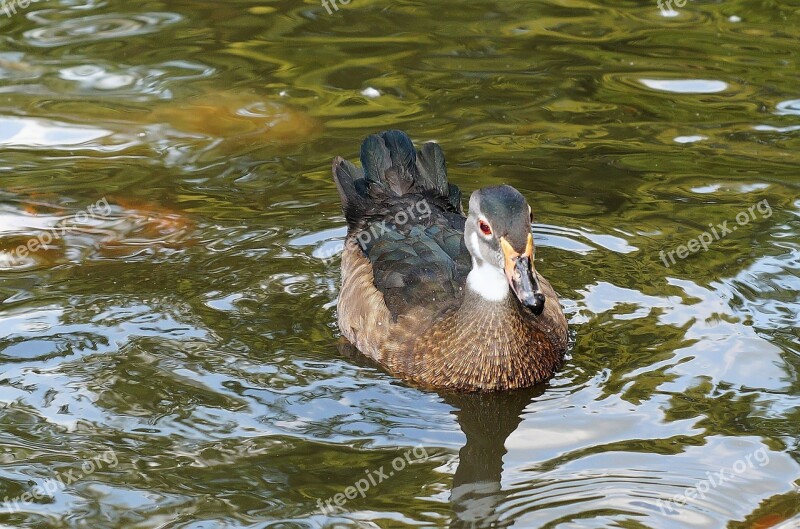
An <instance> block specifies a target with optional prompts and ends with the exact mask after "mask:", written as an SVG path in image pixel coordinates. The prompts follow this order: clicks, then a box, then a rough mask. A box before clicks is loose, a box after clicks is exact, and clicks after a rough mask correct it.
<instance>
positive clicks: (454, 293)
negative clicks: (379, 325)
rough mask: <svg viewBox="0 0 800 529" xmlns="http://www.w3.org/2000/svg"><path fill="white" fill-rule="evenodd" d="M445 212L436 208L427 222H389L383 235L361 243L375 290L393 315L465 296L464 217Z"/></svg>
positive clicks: (466, 254) (467, 257) (468, 265)
mask: <svg viewBox="0 0 800 529" xmlns="http://www.w3.org/2000/svg"><path fill="white" fill-rule="evenodd" d="M447 213H448V212H443V211H439V212H437V215H436V217H435V218H433V219H430V222H417V223H414V224H411V223H407V224H403V225H398V224H396V223H390V222H387V223H385V224H384V225H383V226H384V227H385V231H384V232H383V233H380V234H377V236H376V237H375V239H374V240H372V241H369V243H368V244H365V245H362V250H363V251H364V254H365V255H366V257H367V258H368V259H369V260H370V262H371V263H372V274H373V278H374V285H375V288H377V289H378V290H379V291H380V292H381V293H382V294H383V298H384V301H385V303H386V307H387V308H388V309H389V312H390V313H391V314H392V316H393V317H394V318H395V319H396V318H397V316H399V315H401V314H404V313H405V312H406V311H408V310H409V309H412V308H414V307H418V306H427V307H431V306H434V305H440V306H441V308H442V309H445V308H447V307H449V306H450V305H451V304H460V302H461V299H462V298H463V295H464V284H465V282H466V278H467V274H468V273H469V271H470V268H471V258H470V255H469V252H468V250H467V248H466V247H465V246H464V218H463V217H461V216H460V215H457V214H451V215H447ZM433 216H434V214H433V213H432V214H431V217H433ZM448 217H449V218H448Z"/></svg>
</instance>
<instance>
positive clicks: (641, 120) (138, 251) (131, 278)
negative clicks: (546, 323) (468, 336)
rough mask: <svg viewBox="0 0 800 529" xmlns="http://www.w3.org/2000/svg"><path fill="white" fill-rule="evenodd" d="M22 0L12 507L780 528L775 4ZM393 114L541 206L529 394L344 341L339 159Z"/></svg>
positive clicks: (783, 327) (785, 312) (1, 416)
mask: <svg viewBox="0 0 800 529" xmlns="http://www.w3.org/2000/svg"><path fill="white" fill-rule="evenodd" d="M14 5H17V7H18V9H17V13H16V14H12V16H6V15H5V14H4V13H3V12H2V11H0V31H1V33H0V34H1V35H2V37H0V172H2V187H1V188H0V300H2V301H1V303H2V304H1V305H0V424H1V425H2V427H0V499H4V498H5V501H4V502H3V503H2V504H0V525H2V526H3V527H35V528H82V527H90V528H137V529H139V528H141V529H146V528H154V529H155V528H161V529H166V528H169V529H176V528H181V529H210V528H218V527H225V528H259V529H261V528H267V527H270V528H272V527H275V528H302V527H342V528H343V527H365V528H366V527H490V526H494V527H520V528H548V529H549V528H559V529H574V528H587V529H593V528H598V527H619V528H626V529H645V528H652V529H656V528H669V529H671V528H676V529H682V528H687V527H691V528H723V527H724V528H730V529H763V528H767V527H776V528H780V529H786V528H796V527H800V492H799V490H800V489H799V485H800V456H799V455H798V452H799V450H798V443H799V442H798V439H799V438H800V426H799V425H800V375H799V374H798V373H800V333H798V322H799V320H800V317H799V316H798V313H799V312H800V311H798V307H799V306H800V299H799V297H800V279H798V269H799V268H800V239H799V237H800V222H799V220H800V219H799V217H800V193H798V189H799V187H800V186H799V185H798V184H800V179H798V172H797V169H798V161H800V157H799V155H798V152H799V151H800V136H799V134H800V73H799V72H800V68H798V52H799V51H800V45H798V42H800V31H799V30H798V27H800V25H799V24H798V23H799V22H800V16H798V6H797V5H793V3H791V2H789V3H782V4H781V3H775V2H766V1H757V2H752V1H751V2H744V1H736V0H728V1H726V2H719V3H710V2H705V1H699V0H697V1H695V0H691V1H689V2H686V3H685V5H684V6H683V7H677V5H674V6H673V8H672V9H664V10H661V9H659V7H658V6H657V5H656V2H649V1H640V2H610V1H603V2H588V1H578V2H561V1H555V0H554V1H549V0H546V1H541V2H489V1H484V0H473V1H469V2H466V1H461V0H449V1H447V2H444V1H431V2H416V1H407V0H396V1H392V2H388V1H385V0H352V1H351V2H350V3H349V4H343V3H342V2H341V1H340V2H338V4H337V5H338V6H339V9H338V11H334V10H331V13H330V14H329V13H328V12H327V11H326V9H325V8H324V7H323V5H321V4H320V3H318V2H316V1H314V0H306V1H305V2H301V1H266V0H265V1H261V2H257V1H245V0H228V1H226V2H206V1H199V0H193V1H187V0H183V1H181V0H166V1H158V2H156V1H142V2H128V3H121V2H109V1H102V0H96V1H94V0H93V1H89V2H84V1H80V2H78V1H72V0H61V1H58V0H48V1H42V2H36V3H32V4H30V5H29V6H28V7H27V8H22V7H21V6H18V4H14ZM387 128H401V129H404V130H406V131H408V132H409V134H410V135H411V136H412V137H413V138H414V139H415V140H416V141H419V142H422V141H428V140H435V141H438V142H439V143H440V144H441V145H442V147H443V148H444V151H445V153H446V155H447V157H448V161H449V171H450V178H451V180H452V181H453V182H454V183H456V184H458V185H459V186H460V187H461V188H462V190H464V192H465V194H468V193H469V192H471V191H472V190H474V189H476V188H478V187H481V186H485V185H492V184H499V183H508V184H511V185H514V186H516V187H517V188H518V189H520V190H521V191H522V192H523V194H524V195H525V196H526V197H527V198H528V200H529V201H530V203H531V205H532V207H533V210H534V214H535V217H536V223H535V225H534V233H535V237H536V240H537V246H538V251H537V259H538V264H537V267H538V269H539V270H540V271H541V272H542V273H543V274H544V275H545V276H546V277H547V278H548V279H549V280H550V281H551V283H552V284H553V286H554V287H555V288H556V290H557V291H558V292H559V294H560V296H561V298H562V303H563V305H564V308H565V311H566V313H567V316H568V319H569V321H570V328H571V331H572V333H573V335H574V346H573V347H572V348H571V350H570V353H569V356H568V359H567V362H566V365H565V367H564V369H563V370H562V371H561V372H560V373H559V374H558V376H557V377H556V378H555V379H553V380H552V381H551V382H549V383H548V384H544V385H542V386H541V387H537V388H531V389H530V390H525V391H518V392H514V393H511V394H506V395H495V396H474V395H473V396H469V395H466V396H465V395H452V394H446V393H436V392H431V391H425V390H420V389H418V388H414V387H412V386H409V385H407V384H405V383H403V382H401V381H398V380H395V379H393V378H392V377H391V376H389V375H387V374H386V373H384V372H383V371H382V370H380V369H379V368H377V367H376V366H375V365H372V364H371V363H369V362H367V361H365V360H364V359H363V358H361V357H360V356H359V355H358V354H357V353H354V352H353V351H352V350H349V349H348V348H347V347H345V346H343V345H342V344H341V343H340V341H339V336H338V333H337V330H336V327H335V301H336V296H337V289H338V284H339V268H338V266H339V261H338V256H337V251H338V248H339V247H340V244H341V239H342V237H343V235H344V221H343V217H342V215H341V212H340V209H339V203H338V196H337V193H336V189H335V186H334V185H333V183H332V181H331V177H330V161H331V159H332V157H333V156H335V155H344V156H345V157H347V158H349V159H356V158H357V149H358V145H359V144H360V142H361V140H362V138H363V137H364V136H365V135H367V134H369V133H372V132H375V131H378V130H383V129H387ZM720 225H723V226H720ZM723 227H724V228H723ZM734 228H735V229H734ZM31 241H38V243H39V245H38V246H36V249H35V251H31V252H22V253H20V252H18V251H17V249H18V248H19V246H20V245H27V244H29V243H30V242H31ZM23 254H24V255H23ZM397 458H400V463H398V462H397V461H398V459H397ZM393 464H394V465H395V467H394V468H395V469H396V470H393V466H392V465H393ZM397 467H402V468H400V469H397ZM392 471H393V472H394V473H393V474H390V472H392ZM384 474H385V477H384ZM365 478H371V479H372V482H369V485H368V489H367V490H365V491H364V493H363V495H362V494H361V493H359V494H358V495H357V497H355V498H354V499H346V501H344V502H340V503H343V506H341V507H338V508H331V509H328V508H327V507H326V506H325V502H326V501H329V500H331V501H332V502H333V503H331V504H329V505H332V506H335V503H336V498H337V494H341V495H344V494H345V493H346V492H347V491H348V487H351V486H353V487H354V486H356V484H358V483H359V482H360V483H361V485H360V486H361V487H362V488H363V487H364V485H363V480H364V479H365ZM57 479H60V480H61V481H55V480H57ZM39 490H41V491H44V494H37V495H38V496H39V497H38V498H32V496H31V495H32V494H33V492H38V491H39ZM26 493H27V494H29V495H28V496H27V497H26V496H24V495H25V494H26ZM350 495H351V496H352V495H353V494H352V491H350ZM25 499H28V500H31V501H25ZM339 499H340V500H341V496H340V497H339Z"/></svg>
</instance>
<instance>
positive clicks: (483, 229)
mask: <svg viewBox="0 0 800 529" xmlns="http://www.w3.org/2000/svg"><path fill="white" fill-rule="evenodd" d="M478 227H479V228H480V229H481V232H483V234H484V235H486V236H489V235H491V234H492V228H491V226H489V224H488V223H487V222H486V221H484V220H479V221H478Z"/></svg>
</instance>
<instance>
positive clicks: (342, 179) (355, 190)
mask: <svg viewBox="0 0 800 529" xmlns="http://www.w3.org/2000/svg"><path fill="white" fill-rule="evenodd" d="M333 180H334V182H336V188H337V189H338V190H339V197H341V199H342V211H343V212H344V216H345V218H346V219H347V222H348V224H355V223H356V222H357V221H358V220H360V219H361V218H362V217H363V216H364V214H365V213H366V208H365V206H366V204H365V199H366V197H367V195H368V193H367V181H366V179H365V178H364V171H363V170H361V169H359V168H358V167H356V166H355V165H353V164H352V163H350V162H348V161H347V160H345V159H344V158H342V157H341V156H337V157H336V158H334V159H333Z"/></svg>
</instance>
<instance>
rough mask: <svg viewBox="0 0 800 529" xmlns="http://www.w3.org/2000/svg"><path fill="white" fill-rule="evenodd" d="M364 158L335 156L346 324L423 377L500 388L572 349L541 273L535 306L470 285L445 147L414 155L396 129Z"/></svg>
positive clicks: (347, 331)
mask: <svg viewBox="0 0 800 529" xmlns="http://www.w3.org/2000/svg"><path fill="white" fill-rule="evenodd" d="M361 160H362V167H363V168H364V169H363V170H362V169H359V168H357V167H355V166H354V165H352V164H350V163H349V162H346V161H345V160H343V159H341V158H337V159H335V160H334V165H333V172H334V178H335V180H336V183H337V186H338V188H339V192H340V194H341V196H342V202H343V208H344V211H345V216H346V218H347V221H348V235H347V240H346V243H345V250H344V253H343V256H342V288H341V291H340V294H339V302H338V323H339V328H340V329H341V331H342V334H343V335H344V336H345V337H346V338H347V339H348V340H349V341H350V342H352V343H353V345H355V346H356V347H357V348H358V349H359V350H360V351H361V352H363V353H364V354H366V355H367V356H369V357H371V358H373V359H374V360H376V361H378V362H379V363H381V364H383V365H384V366H385V367H386V368H387V369H388V370H389V371H391V372H392V373H393V374H395V375H397V376H400V377H403V378H406V379H409V380H412V381H414V382H416V383H419V384H422V385H425V386H430V387H437V388H451V389H457V390H465V391H479V390H480V391H496V390H505V389H513V388H519V387H526V386H530V385H533V384H536V383H538V382H541V381H543V380H546V379H548V378H550V377H551V376H552V375H553V374H554V373H555V371H556V370H557V369H558V368H559V367H560V364H561V361H562V358H563V355H564V352H565V350H566V347H567V322H566V319H565V318H564V315H563V313H562V311H561V307H560V305H559V303H558V298H557V296H556V293H555V292H554V291H553V289H552V287H551V286H550V284H549V283H548V282H547V281H546V280H544V279H543V278H541V277H539V285H540V288H541V292H542V293H543V294H544V296H545V297H546V299H547V303H546V304H545V306H544V311H543V312H542V313H541V314H539V315H535V314H533V313H532V312H531V311H530V310H528V308H526V307H525V306H523V305H522V303H520V301H519V300H518V299H517V297H515V296H514V295H508V296H507V297H506V298H505V299H504V300H503V301H502V302H497V303H489V302H487V301H486V300H484V299H483V298H481V296H480V295H478V294H476V293H475V292H473V291H472V290H470V288H468V287H467V286H466V284H465V283H466V279H467V274H468V273H469V272H470V270H471V268H472V260H471V258H470V252H469V251H468V250H467V248H466V246H465V244H464V222H465V217H464V214H463V209H462V207H461V203H460V196H461V193H460V191H459V190H458V188H457V187H456V186H454V185H452V184H449V183H448V182H447V175H446V172H445V164H444V155H443V153H442V151H441V149H440V148H439V147H438V145H436V144H433V143H427V144H425V145H424V146H423V148H422V149H421V151H420V152H418V153H417V152H415V151H414V150H413V145H412V144H411V140H410V139H408V137H407V136H406V135H405V134H404V133H402V132H399V131H388V132H384V133H382V134H380V135H373V136H370V137H369V138H367V139H366V140H365V141H364V144H363V145H362V153H361ZM402 212H405V213H406V215H405V216H403V215H402V214H401V213H402ZM525 213H526V214H527V212H525ZM525 230H527V232H528V233H529V230H530V224H528V225H527V227H526V228H525Z"/></svg>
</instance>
